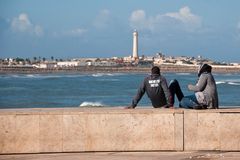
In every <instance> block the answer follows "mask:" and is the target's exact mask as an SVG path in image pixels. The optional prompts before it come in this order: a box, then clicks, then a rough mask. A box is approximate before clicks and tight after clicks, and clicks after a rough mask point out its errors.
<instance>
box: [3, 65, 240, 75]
mask: <svg viewBox="0 0 240 160" xmlns="http://www.w3.org/2000/svg"><path fill="white" fill-rule="evenodd" d="M150 68H151V67H150V66H149V67H146V66H145V67H136V66H129V67H94V66H88V67H67V68H53V69H45V68H30V67H17V66H16V67H8V66H5V67H0V74H11V73H19V74H38V73H99V72H103V73H104V72H113V73H114V72H117V73H119V72H122V73H125V72H126V73H149V72H150ZM160 68H161V71H162V72H163V73H164V72H173V73H175V72H176V73H194V72H197V70H198V66H193V65H161V66H160ZM213 72H215V73H240V68H239V67H235V66H213Z"/></svg>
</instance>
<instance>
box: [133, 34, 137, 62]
mask: <svg viewBox="0 0 240 160" xmlns="http://www.w3.org/2000/svg"><path fill="white" fill-rule="evenodd" d="M132 56H133V59H134V60H135V61H136V60H138V32H137V30H136V29H135V30H134V32H133V55H132Z"/></svg>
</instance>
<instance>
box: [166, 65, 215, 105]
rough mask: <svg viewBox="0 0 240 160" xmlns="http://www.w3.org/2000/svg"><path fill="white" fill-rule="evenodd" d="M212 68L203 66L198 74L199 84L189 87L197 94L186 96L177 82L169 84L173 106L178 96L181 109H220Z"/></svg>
mask: <svg viewBox="0 0 240 160" xmlns="http://www.w3.org/2000/svg"><path fill="white" fill-rule="evenodd" d="M211 72H212V67H211V66H210V65H208V64H203V65H202V66H201V67H200V69H199V72H198V77H199V79H198V82H197V84H196V85H191V84H189V85H188V89H189V90H191V91H194V92H195V93H194V94H192V95H189V96H184V94H183V93H182V91H181V88H180V85H179V83H178V81H177V80H173V81H171V82H170V84H169V90H170V93H171V96H172V102H171V103H172V105H173V104H174V96H175V94H176V96H177V98H178V100H179V107H180V108H189V109H215V108H218V93H217V86H216V83H215V80H214V77H213V75H212V73H211Z"/></svg>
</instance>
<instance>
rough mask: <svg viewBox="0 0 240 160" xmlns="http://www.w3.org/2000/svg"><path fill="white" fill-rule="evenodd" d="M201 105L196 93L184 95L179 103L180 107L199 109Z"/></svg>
mask: <svg viewBox="0 0 240 160" xmlns="http://www.w3.org/2000/svg"><path fill="white" fill-rule="evenodd" d="M199 106H200V105H199V103H198V101H197V98H196V96H195V94H193V95H189V96H185V97H183V98H182V100H181V101H180V103H179V107H180V108H187V109H198V108H199Z"/></svg>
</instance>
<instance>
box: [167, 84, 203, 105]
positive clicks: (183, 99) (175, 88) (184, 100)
mask: <svg viewBox="0 0 240 160" xmlns="http://www.w3.org/2000/svg"><path fill="white" fill-rule="evenodd" d="M169 91H170V93H171V97H172V101H171V104H172V105H174V101H175V95H176V96H177V98H178V101H179V107H180V108H188V109H198V108H199V107H200V105H199V104H198V101H197V98H196V96H195V94H193V95H189V96H184V94H183V93H182V90H181V87H180V85H179V83H178V81H177V80H176V79H174V80H172V81H171V82H170V83H169Z"/></svg>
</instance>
